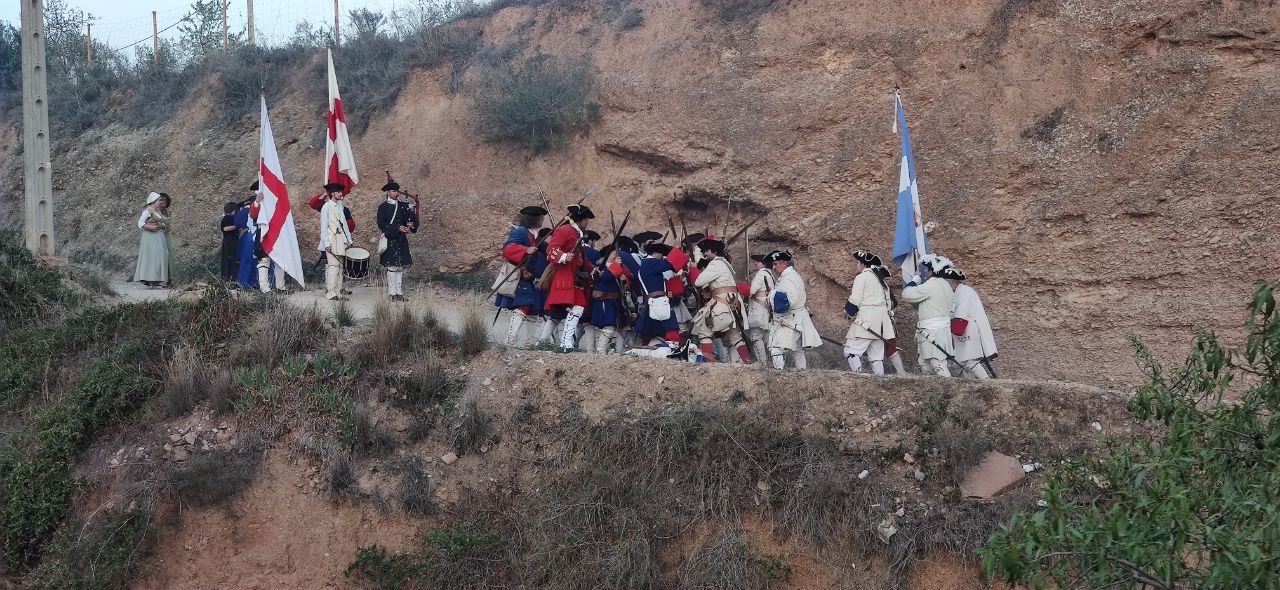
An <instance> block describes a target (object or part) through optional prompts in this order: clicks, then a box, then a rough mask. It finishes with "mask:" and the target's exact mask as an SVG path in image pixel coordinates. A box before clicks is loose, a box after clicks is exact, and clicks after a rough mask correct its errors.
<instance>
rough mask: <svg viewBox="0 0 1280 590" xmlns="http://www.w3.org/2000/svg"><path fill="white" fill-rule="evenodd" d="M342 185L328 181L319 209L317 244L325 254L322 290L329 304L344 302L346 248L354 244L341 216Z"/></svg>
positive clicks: (345, 221) (345, 222)
mask: <svg viewBox="0 0 1280 590" xmlns="http://www.w3.org/2000/svg"><path fill="white" fill-rule="evenodd" d="M342 188H343V187H342V185H341V184H339V183H336V182H332V183H329V184H326V185H324V190H325V201H324V206H323V207H321V208H320V245H319V247H318V249H319V250H320V251H321V252H324V253H325V267H324V289H325V298H326V299H328V300H329V301H346V299H347V298H346V297H345V296H344V295H343V290H342V275H343V270H344V267H345V266H346V260H345V257H346V254H347V247H349V246H350V245H351V244H353V243H354V242H355V240H353V239H352V238H351V230H350V229H349V228H348V227H347V220H346V219H344V215H343V212H342V211H343V204H342V199H343V195H342Z"/></svg>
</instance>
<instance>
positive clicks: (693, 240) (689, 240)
mask: <svg viewBox="0 0 1280 590" xmlns="http://www.w3.org/2000/svg"><path fill="white" fill-rule="evenodd" d="M706 237H707V235H706V234H704V233H701V232H695V233H691V234H689V235H687V236H685V237H684V239H683V240H680V243H681V244H697V243H698V242H701V241H702V240H703V238H706Z"/></svg>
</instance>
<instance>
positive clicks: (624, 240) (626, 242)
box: [618, 236, 640, 254]
mask: <svg viewBox="0 0 1280 590" xmlns="http://www.w3.org/2000/svg"><path fill="white" fill-rule="evenodd" d="M618 249H619V250H622V251H623V252H631V253H633V254H634V253H636V252H639V251H640V246H639V245H638V244H636V241H635V240H633V239H631V238H628V237H627V236H622V237H620V238H618Z"/></svg>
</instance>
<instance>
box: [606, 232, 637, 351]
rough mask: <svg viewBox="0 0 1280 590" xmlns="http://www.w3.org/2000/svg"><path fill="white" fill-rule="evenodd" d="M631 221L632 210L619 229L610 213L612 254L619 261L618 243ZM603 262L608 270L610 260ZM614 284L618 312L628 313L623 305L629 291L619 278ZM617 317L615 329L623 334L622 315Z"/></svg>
mask: <svg viewBox="0 0 1280 590" xmlns="http://www.w3.org/2000/svg"><path fill="white" fill-rule="evenodd" d="M630 221H631V210H630V209H628V210H627V214H626V215H623V216H622V227H621V228H619V227H618V225H617V224H616V223H615V222H614V219H613V211H610V212H609V227H610V228H611V229H612V230H613V252H612V254H613V255H615V256H618V257H619V260H621V257H622V255H621V254H618V241H619V240H620V239H621V238H622V232H623V231H626V229H627V223H629V222H630ZM628 256H630V254H628ZM601 262H603V263H604V265H605V268H606V269H608V267H609V264H608V263H609V259H608V258H603V259H601ZM613 284H614V286H616V287H617V288H618V311H619V312H627V311H628V310H627V306H626V305H623V297H626V296H627V295H628V293H627V291H626V290H625V289H623V288H622V280H621V279H619V278H618V277H617V276H614V277H613ZM617 316H618V317H617V318H616V319H614V322H613V327H614V328H617V329H618V331H619V332H621V331H622V313H618V314H617Z"/></svg>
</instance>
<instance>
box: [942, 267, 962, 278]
mask: <svg viewBox="0 0 1280 590" xmlns="http://www.w3.org/2000/svg"><path fill="white" fill-rule="evenodd" d="M938 276H939V277H942V278H944V279H950V280H953V281H963V280H964V279H965V276H964V271H962V270H960V269H958V268H956V267H954V266H948V267H946V268H944V269H942V270H940V271H938Z"/></svg>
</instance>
